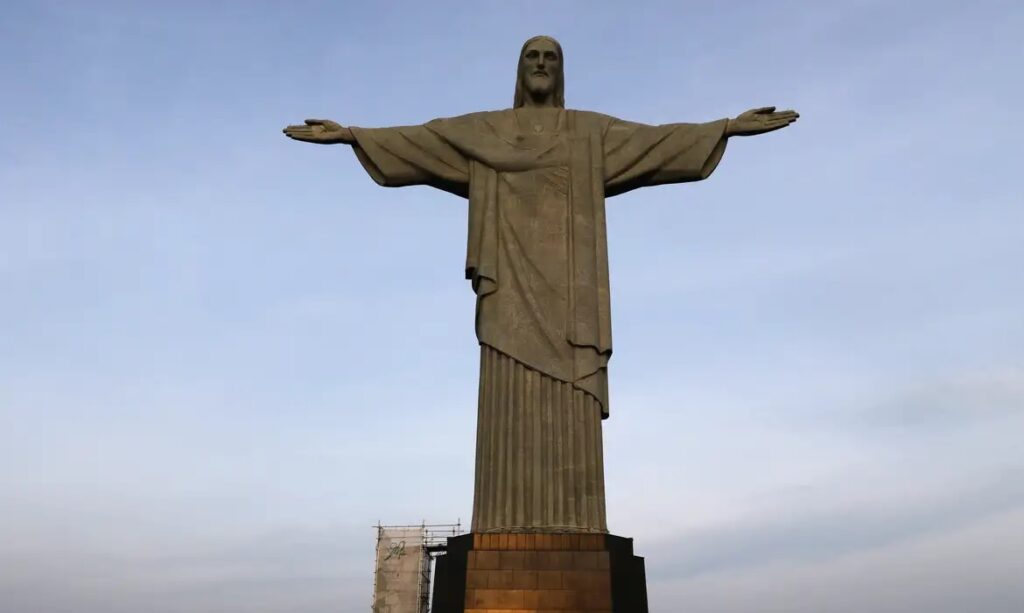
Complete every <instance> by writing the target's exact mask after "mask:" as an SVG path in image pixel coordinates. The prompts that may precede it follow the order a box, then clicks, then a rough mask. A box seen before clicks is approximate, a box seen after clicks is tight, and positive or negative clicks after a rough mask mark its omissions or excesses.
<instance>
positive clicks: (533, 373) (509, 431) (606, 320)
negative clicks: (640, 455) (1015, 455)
mask: <svg viewBox="0 0 1024 613" xmlns="http://www.w3.org/2000/svg"><path fill="white" fill-rule="evenodd" d="M543 112H546V113H550V114H555V115H557V116H556V117H550V116H549V118H550V119H553V121H552V122H550V123H551V124H552V125H554V126H555V128H554V129H553V130H552V129H550V128H542V127H541V126H540V125H537V126H536V127H535V126H534V125H533V124H532V123H531V122H530V121H528V120H527V118H526V117H524V116H523V115H522V114H521V113H520V112H518V111H516V110H513V109H508V110H502V111H489V112H482V113H472V114H469V115H462V116H459V117H452V118H446V119H436V120H434V121H430V122H428V123H426V124H423V125H418V126H402V127H393V128H352V133H353V135H354V136H355V140H356V144H355V145H354V150H355V153H356V155H357V157H358V159H359V161H360V162H361V163H362V165H363V167H364V168H365V169H366V171H367V173H369V175H370V176H371V177H372V178H373V179H374V180H375V181H376V182H377V183H378V184H380V185H383V186H386V187H399V186H405V185H430V186H433V187H436V188H438V189H442V190H445V191H447V192H451V193H453V194H456V195H458V196H462V197H464V198H468V200H469V236H468V245H467V256H466V277H467V279H469V280H470V281H471V282H472V287H473V289H474V291H475V292H476V295H477V309H476V333H477V338H478V340H479V341H480V344H481V352H482V353H481V381H480V407H479V417H478V428H477V467H476V486H475V497H474V513H473V531H474V532H485V531H518V530H525V531H552V530H554V531H583V532H604V531H606V526H605V518H604V515H605V513H604V468H603V454H602V450H601V423H600V422H601V419H603V418H607V417H608V409H609V407H608V379H607V365H608V359H609V358H610V356H611V352H612V338H611V311H610V294H609V282H608V251H607V238H606V232H605V197H606V196H614V195H617V194H621V193H624V192H627V191H630V190H632V189H636V188H638V187H644V186H649V185H658V184H665V183H681V182H686V181H697V180H701V179H705V178H707V177H708V176H709V175H710V174H711V173H712V172H713V171H714V169H715V167H716V166H717V165H718V162H719V160H720V159H721V157H722V154H723V153H724V151H725V143H726V137H725V127H726V121H725V120H720V121H714V122H710V123H703V124H666V125H658V126H652V125H644V124H639V123H632V122H627V121H622V120H619V119H616V118H613V117H609V116H607V115H601V114H599V113H593V112H589V111H575V110H564V109H546V110H545V111H543Z"/></svg>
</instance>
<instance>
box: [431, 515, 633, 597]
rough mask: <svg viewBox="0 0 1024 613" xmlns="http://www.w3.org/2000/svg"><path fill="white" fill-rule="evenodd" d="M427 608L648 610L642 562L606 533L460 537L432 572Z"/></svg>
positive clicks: (626, 542)
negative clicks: (432, 586)
mask: <svg viewBox="0 0 1024 613" xmlns="http://www.w3.org/2000/svg"><path fill="white" fill-rule="evenodd" d="M431 611H432V612H433V613H499V612H500V613H508V612H512V611H535V612H543V613H548V612H551V613H555V612H563V613H568V612H575V613H591V612H593V613H598V612H605V613H607V612H614V613H648V612H647V579H646V576H645V574H644V559H643V558H641V557H638V556H635V555H633V539H627V538H622V537H619V536H612V535H610V534H464V535H462V536H457V537H453V538H449V539H448V553H447V554H445V555H443V556H440V557H438V558H437V566H436V567H435V570H434V602H433V608H432V609H431Z"/></svg>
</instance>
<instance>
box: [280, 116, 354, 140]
mask: <svg viewBox="0 0 1024 613" xmlns="http://www.w3.org/2000/svg"><path fill="white" fill-rule="evenodd" d="M281 131H282V132H284V135H285V136H287V137H288V138H291V139H294V140H298V141H302V142H304V143H316V144H318V145H337V144H343V145H354V144H355V142H356V138H355V136H354V135H353V134H352V130H349V129H348V128H346V127H344V126H342V125H341V124H339V123H337V122H334V121H331V120H330V119H307V120H306V122H305V124H297V125H291V126H288V127H287V128H285V129H284V130H281Z"/></svg>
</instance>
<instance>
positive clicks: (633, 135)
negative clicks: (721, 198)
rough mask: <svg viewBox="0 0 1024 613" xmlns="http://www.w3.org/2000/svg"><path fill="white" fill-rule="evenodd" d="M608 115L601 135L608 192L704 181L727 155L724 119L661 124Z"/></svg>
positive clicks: (613, 193)
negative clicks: (632, 120) (607, 121)
mask: <svg viewBox="0 0 1024 613" xmlns="http://www.w3.org/2000/svg"><path fill="white" fill-rule="evenodd" d="M609 119H610V122H609V124H608V126H607V127H606V128H605V130H604V137H603V141H604V182H605V195H606V196H615V195H617V194H622V193H624V192H628V191H630V190H633V189H636V188H638V187H645V186H648V185H662V184H665V183H683V182H686V181H700V180H703V179H706V178H708V177H709V176H710V175H711V173H712V172H714V170H715V167H717V166H718V162H719V161H720V160H721V159H722V154H723V153H725V143H726V140H727V138H726V136H725V126H726V122H727V120H725V119H721V120H719V121H712V122H709V123H696V124H687V123H672V124H665V125H660V126H651V125H645V124H640V123H633V122H629V121H622V120H621V119H615V118H609Z"/></svg>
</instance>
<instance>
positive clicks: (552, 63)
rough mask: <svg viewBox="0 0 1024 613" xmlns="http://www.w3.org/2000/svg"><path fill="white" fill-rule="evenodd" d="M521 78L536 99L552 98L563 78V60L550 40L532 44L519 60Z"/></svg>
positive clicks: (536, 41)
mask: <svg viewBox="0 0 1024 613" xmlns="http://www.w3.org/2000/svg"><path fill="white" fill-rule="evenodd" d="M519 78H520V80H521V81H522V83H523V85H525V86H526V89H527V91H529V92H530V94H531V95H532V96H533V97H534V98H542V97H545V96H550V95H551V94H552V93H554V91H555V87H556V85H557V84H558V80H559V79H561V78H562V58H561V57H560V56H559V54H558V48H557V47H556V46H555V43H554V42H552V41H550V40H545V39H540V40H535V41H533V42H531V43H530V44H529V45H527V46H526V49H524V50H523V55H522V57H520V58H519Z"/></svg>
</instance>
